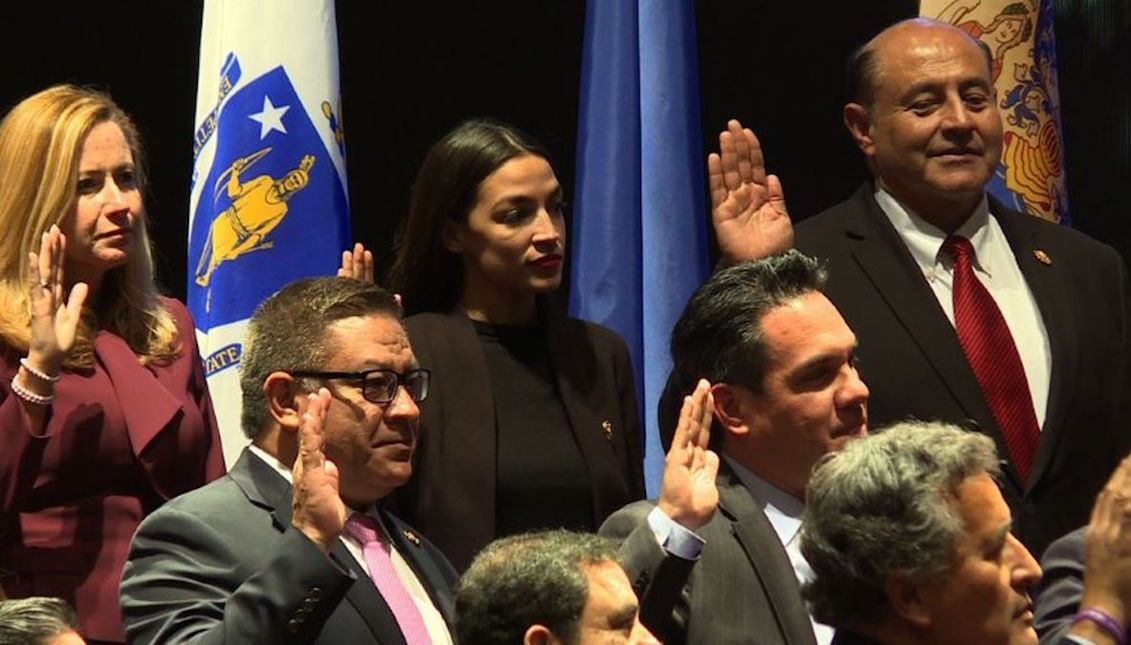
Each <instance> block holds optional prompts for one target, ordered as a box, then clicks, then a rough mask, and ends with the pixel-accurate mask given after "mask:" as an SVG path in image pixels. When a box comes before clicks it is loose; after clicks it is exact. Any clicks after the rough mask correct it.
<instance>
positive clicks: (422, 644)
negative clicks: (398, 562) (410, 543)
mask: <svg viewBox="0 0 1131 645" xmlns="http://www.w3.org/2000/svg"><path fill="white" fill-rule="evenodd" d="M346 533H349V534H350V535H351V536H352V537H353V538H354V539H355V540H357V541H358V542H360V543H361V553H362V555H363V556H364V557H365V564H366V565H368V567H369V578H370V579H371V580H373V584H374V585H376V587H377V592H378V593H380V594H381V597H382V598H384V599H385V603H386V604H388V605H389V609H391V610H392V611H393V616H394V617H395V618H396V619H397V624H398V625H399V626H400V628H401V633H402V634H404V638H405V642H407V643H408V645H431V643H432V639H431V638H430V637H429V636H428V629H427V628H425V626H424V619H423V618H422V617H421V616H420V610H419V609H418V608H417V607H416V603H415V602H413V600H412V596H410V595H409V593H408V590H406V589H405V588H404V585H403V584H401V579H400V577H399V576H397V571H396V569H395V568H394V567H393V560H392V558H391V557H389V548H390V547H389V546H388V545H387V544H386V543H385V542H384V541H383V540H382V535H381V531H380V529H379V528H378V526H377V520H376V519H374V518H372V517H370V516H369V515H366V514H365V513H354V514H353V515H350V517H349V519H348V520H346Z"/></svg>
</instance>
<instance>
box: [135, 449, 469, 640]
mask: <svg viewBox="0 0 1131 645" xmlns="http://www.w3.org/2000/svg"><path fill="white" fill-rule="evenodd" d="M291 496H292V493H291V486H290V485H289V484H288V483H287V481H286V480H285V479H283V478H282V477H281V476H280V475H279V474H278V473H276V472H275V471H274V470H272V468H271V466H269V465H268V464H266V463H264V462H263V460H261V459H260V458H258V457H256V456H255V455H253V454H251V453H250V452H248V451H247V450H245V451H244V454H243V455H242V456H241V457H240V459H239V461H238V462H236V465H235V466H234V467H233V468H232V470H231V472H229V473H228V474H227V476H225V477H223V478H221V479H220V480H218V481H216V482H214V483H212V484H210V485H208V486H205V487H204V488H201V489H198V490H196V491H193V492H191V493H189V494H187V495H183V496H181V497H178V498H177V499H175V500H173V501H171V502H169V503H168V504H166V505H165V506H163V507H161V509H160V510H159V511H157V512H155V513H153V514H152V515H150V516H149V517H148V518H146V520H145V521H144V522H142V524H141V527H140V528H139V529H138V532H137V535H136V536H135V537H134V541H133V545H132V547H131V549H130V557H129V561H128V562H127V563H126V568H125V572H124V574H123V578H122V587H121V603H122V614H123V618H124V620H125V625H126V632H127V634H128V635H129V638H130V642H131V643H143V644H145V643H155V644H161V645H164V644H166V643H324V644H327V645H329V644H335V645H336V644H339V643H351V644H353V643H359V644H363V643H383V644H390V643H392V644H401V645H403V644H404V642H405V641H404V637H403V636H402V635H401V632H400V629H399V628H398V627H397V623H396V619H395V618H394V617H393V614H392V612H391V611H390V610H389V607H388V605H386V604H385V601H384V600H383V599H382V597H381V595H380V594H379V593H378V592H377V588H376V587H375V586H374V585H373V584H372V582H370V580H369V577H368V575H366V573H365V571H364V569H362V568H361V566H360V565H358V563H357V561H356V560H354V558H353V556H351V555H350V553H349V551H347V550H346V548H345V546H344V545H343V544H341V543H339V544H338V545H337V546H336V547H335V548H334V551H333V552H332V554H331V556H330V557H327V556H326V555H325V554H323V553H322V552H321V551H320V550H319V549H318V548H317V547H316V546H314V543H312V542H311V541H310V540H308V539H307V538H306V536H304V535H303V534H302V532H301V531H299V530H298V529H296V528H294V526H292V525H291ZM383 517H384V519H385V521H386V526H388V527H389V532H390V534H391V536H392V539H393V541H394V542H395V543H396V548H397V550H398V551H399V552H400V553H401V554H402V555H404V557H405V559H406V560H407V561H408V562H409V564H410V565H411V566H412V567H413V569H414V570H415V571H416V573H417V575H418V577H419V578H420V581H421V582H422V583H423V584H424V586H425V588H427V589H428V590H429V593H430V594H431V595H432V600H433V602H435V603H436V606H437V608H439V610H440V612H441V613H442V614H443V615H444V618H445V620H447V621H448V623H449V624H451V621H452V616H453V609H454V604H453V603H454V592H453V588H454V585H455V582H456V574H455V571H454V570H453V569H452V568H451V565H449V564H448V562H447V560H445V559H444V557H443V556H442V555H440V552H439V551H438V550H436V548H435V547H434V546H432V545H431V544H430V543H429V542H428V541H427V540H424V539H423V538H419V537H417V534H415V533H413V532H412V530H411V529H410V528H409V527H408V526H407V525H405V524H404V523H402V522H400V521H399V520H397V519H396V518H395V517H393V516H392V515H389V514H387V513H384V514H383ZM410 534H411V535H412V536H413V537H414V538H416V539H414V540H412V541H410V539H409V538H408V535H410Z"/></svg>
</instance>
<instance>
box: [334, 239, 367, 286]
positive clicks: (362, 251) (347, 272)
mask: <svg viewBox="0 0 1131 645" xmlns="http://www.w3.org/2000/svg"><path fill="white" fill-rule="evenodd" d="M338 277H339V278H353V279H354V280H361V281H362V282H368V283H369V284H373V252H372V251H368V250H366V248H365V247H364V246H363V245H362V244H361V242H358V243H357V244H354V245H353V251H350V250H349V249H346V250H345V251H342V266H341V268H339V269H338Z"/></svg>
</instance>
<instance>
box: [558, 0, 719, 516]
mask: <svg viewBox="0 0 1131 645" xmlns="http://www.w3.org/2000/svg"><path fill="white" fill-rule="evenodd" d="M695 38H696V34H695V4H694V3H693V2H691V1H690V0H672V1H664V2H655V1H649V0H607V1H606V0H594V1H591V2H590V3H589V4H588V6H587V11H586V17H585V42H584V48H583V52H582V70H581V108H580V117H579V124H578V137H577V186H576V191H575V203H576V205H575V207H574V213H575V215H574V219H573V233H572V235H573V241H572V242H571V247H572V256H571V260H572V261H571V269H570V271H571V275H570V277H571V281H570V311H571V313H572V314H573V315H575V316H577V317H579V318H584V319H587V320H591V321H594V322H598V323H601V324H603V325H606V326H608V327H611V328H612V329H614V330H616V331H617V332H618V333H619V334H620V335H621V336H622V337H624V339H625V341H626V342H627V343H628V347H629V351H630V352H631V354H632V362H633V368H634V369H635V371H636V380H637V388H638V389H637V392H638V400H640V401H641V407H640V418H641V421H642V422H644V427H645V436H646V453H645V477H646V480H647V485H648V492H649V495H650V496H655V495H656V494H657V493H658V491H659V483H660V477H661V475H662V473H663V463H664V453H663V449H662V448H661V447H660V439H659V433H658V431H657V427H656V406H657V403H658V402H659V398H660V394H661V393H662V392H663V389H664V384H665V382H666V380H667V378H668V373H669V372H670V371H671V356H670V353H669V351H668V343H669V337H670V334H671V329H672V326H673V325H674V324H675V321H676V319H678V318H679V314H680V313H681V312H682V311H683V307H684V305H685V304H686V302H687V299H688V297H690V295H691V293H692V292H693V291H694V290H695V288H696V287H697V286H698V285H699V283H700V282H702V281H703V280H704V279H705V278H706V275H707V269H708V259H707V224H706V222H707V217H706V213H705V209H706V198H705V192H704V179H703V177H704V169H703V167H704V166H703V164H704V157H703V148H702V143H701V134H700V132H701V129H700V127H701V126H700V122H699V66H698V60H697V59H698V55H697V51H696V40H695Z"/></svg>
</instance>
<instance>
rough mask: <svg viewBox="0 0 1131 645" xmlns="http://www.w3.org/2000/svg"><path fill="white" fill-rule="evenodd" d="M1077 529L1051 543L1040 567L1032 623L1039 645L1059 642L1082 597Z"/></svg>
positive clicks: (1080, 545)
mask: <svg viewBox="0 0 1131 645" xmlns="http://www.w3.org/2000/svg"><path fill="white" fill-rule="evenodd" d="M1086 530H1087V527H1084V528H1081V529H1078V530H1076V531H1073V532H1072V533H1069V534H1068V535H1066V536H1064V537H1062V538H1060V539H1059V540H1057V541H1055V542H1053V543H1052V544H1051V545H1050V546H1049V548H1048V550H1047V551H1045V555H1044V557H1042V558H1041V568H1042V569H1043V570H1044V575H1043V576H1042V577H1041V583H1040V586H1039V587H1038V588H1037V593H1036V595H1035V600H1034V603H1035V613H1036V615H1035V617H1034V623H1035V627H1036V628H1037V634H1038V635H1039V636H1040V638H1041V642H1042V643H1060V642H1061V641H1062V640H1063V639H1064V636H1065V634H1067V633H1068V629H1069V628H1070V627H1071V626H1072V617H1073V616H1075V615H1076V612H1077V610H1079V608H1080V599H1081V598H1082V597H1083V596H1084V533H1085V531H1086Z"/></svg>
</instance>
